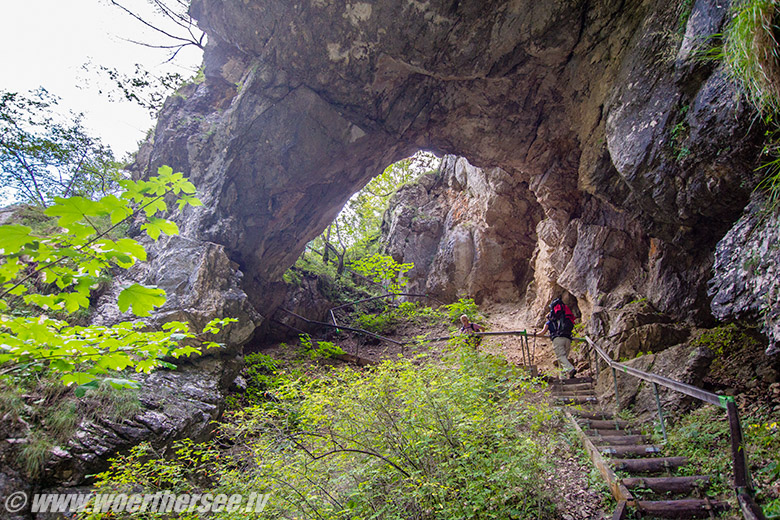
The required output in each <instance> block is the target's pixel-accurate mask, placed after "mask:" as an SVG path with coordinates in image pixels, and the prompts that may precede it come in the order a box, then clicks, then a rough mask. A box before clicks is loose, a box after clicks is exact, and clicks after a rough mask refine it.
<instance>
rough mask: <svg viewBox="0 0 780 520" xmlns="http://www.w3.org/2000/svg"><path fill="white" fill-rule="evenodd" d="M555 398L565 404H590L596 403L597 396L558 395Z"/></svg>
mask: <svg viewBox="0 0 780 520" xmlns="http://www.w3.org/2000/svg"><path fill="white" fill-rule="evenodd" d="M555 400H556V401H557V402H559V403H563V404H588V403H595V402H596V398H595V397H593V396H585V397H556V398H555Z"/></svg>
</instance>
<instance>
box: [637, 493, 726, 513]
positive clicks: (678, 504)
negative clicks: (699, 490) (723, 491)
mask: <svg viewBox="0 0 780 520" xmlns="http://www.w3.org/2000/svg"><path fill="white" fill-rule="evenodd" d="M636 507H637V509H639V511H641V512H642V513H643V514H646V515H649V516H660V517H661V518H707V517H709V516H710V511H712V512H713V513H716V514H717V513H720V512H721V511H727V510H728V509H729V505H728V504H727V503H725V502H720V501H718V500H706V499H705V500H699V499H693V498H686V499H683V500H658V501H645V500H639V501H637V503H636Z"/></svg>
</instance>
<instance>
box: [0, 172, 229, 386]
mask: <svg viewBox="0 0 780 520" xmlns="http://www.w3.org/2000/svg"><path fill="white" fill-rule="evenodd" d="M120 184H121V186H122V188H123V190H124V191H122V192H121V193H119V194H118V195H113V194H112V195H106V196H104V197H102V198H101V199H100V200H91V199H88V198H84V197H80V196H73V197H69V198H61V197H55V198H54V204H52V205H51V206H49V207H48V208H47V209H46V210H45V211H44V214H45V215H46V216H48V217H52V218H56V219H57V226H58V227H57V228H56V229H55V230H54V231H53V232H49V233H45V234H44V233H34V232H33V229H32V228H31V227H29V226H25V225H21V224H9V225H4V226H0V253H2V263H0V312H2V313H3V314H2V315H0V344H2V350H0V365H11V367H10V368H8V369H7V370H5V371H4V372H9V373H11V374H13V375H15V376H17V377H18V376H20V375H23V374H25V373H29V372H40V371H53V372H57V373H59V374H61V379H62V382H63V383H65V384H67V385H75V386H78V387H80V388H79V389H78V390H77V392H78V393H80V394H82V395H83V393H84V392H85V391H86V390H88V389H90V388H96V386H97V384H98V380H97V378H98V376H100V375H105V374H107V373H109V372H111V371H122V370H124V369H125V368H128V367H131V368H135V370H137V371H139V372H141V371H143V372H149V371H150V370H152V369H154V368H155V367H158V366H170V364H166V363H165V362H163V361H162V359H161V358H163V357H166V356H173V357H180V356H183V355H189V354H192V353H196V352H199V349H197V348H194V347H193V346H191V345H190V344H182V343H181V342H182V341H183V340H196V341H198V342H201V344H202V345H204V346H206V347H207V348H211V347H213V346H217V344H216V343H214V342H210V341H207V340H206V338H205V336H206V335H207V334H213V333H215V332H218V330H219V328H220V327H222V326H224V325H226V324H227V323H229V322H230V321H235V320H231V319H225V320H215V321H213V322H212V323H210V324H209V325H207V327H206V329H205V330H204V331H202V332H201V333H200V334H195V333H193V332H191V331H190V329H189V326H188V325H187V324H186V323H182V322H170V323H166V324H164V325H163V326H162V330H161V331H145V330H143V329H144V328H145V326H144V324H143V323H142V322H140V321H135V322H123V323H119V324H116V325H114V326H112V327H101V326H95V325H92V326H87V327H83V326H76V325H71V324H69V323H68V322H67V321H65V320H60V319H55V318H52V317H50V316H49V315H48V314H46V313H50V312H67V313H68V314H73V313H75V312H77V311H79V310H84V309H87V308H88V307H89V305H90V293H91V290H92V289H93V288H94V287H96V286H97V285H99V284H100V283H101V280H102V279H103V277H104V273H106V272H108V271H109V270H110V269H112V268H114V267H119V268H128V267H131V266H132V265H134V264H135V263H136V262H138V261H143V260H145V259H146V251H145V250H144V248H143V246H142V245H140V244H139V243H138V242H136V241H135V240H132V239H129V238H118V237H116V236H114V235H112V232H113V231H114V230H115V229H117V228H118V227H119V226H121V225H123V224H124V222H125V221H126V220H127V219H129V218H131V217H132V218H142V219H146V221H147V224H146V225H142V226H141V227H142V229H143V228H145V229H146V231H147V234H149V235H150V236H152V238H155V239H156V238H157V236H155V235H159V233H156V231H155V229H158V230H160V231H163V232H166V233H172V234H173V233H175V232H177V229H176V228H175V224H173V223H172V222H169V221H167V220H164V219H162V218H158V217H155V215H156V214H158V213H161V212H164V211H167V209H168V208H167V204H166V203H165V200H164V198H165V197H166V196H167V195H169V194H171V195H174V196H178V197H179V200H178V203H179V205H180V207H181V205H182V203H183V204H190V205H199V204H200V201H198V200H197V199H196V198H195V197H194V195H193V194H194V192H195V187H194V186H193V185H192V183H190V182H189V181H188V180H187V179H185V178H184V176H183V175H182V174H181V173H173V170H172V169H171V168H169V167H167V166H163V167H160V169H159V170H158V175H157V176H156V177H152V178H150V179H149V180H146V181H137V182H133V181H129V180H124V181H121V183H120ZM152 222H158V224H157V227H156V228H155V227H149V226H150V225H151V223H152ZM164 302H165V295H164V292H163V291H162V290H160V289H157V288H153V287H144V286H141V285H139V284H132V285H130V286H128V287H125V288H124V289H123V290H122V291H121V292H120V294H119V300H118V305H119V308H120V310H122V311H123V312H124V311H127V310H129V309H132V311H133V312H134V313H135V314H136V315H139V316H146V315H148V314H149V313H150V312H151V310H153V309H154V308H155V307H158V306H160V305H162V303H164ZM30 306H32V308H36V307H37V308H38V309H39V311H38V312H35V313H32V315H30V314H31V313H30V310H29V309H30V308H31V307H30ZM107 381H108V382H109V383H110V384H112V385H114V386H116V387H123V386H125V387H128V386H129V387H133V386H136V385H137V383H136V382H134V381H131V380H128V379H124V378H108V379H107Z"/></svg>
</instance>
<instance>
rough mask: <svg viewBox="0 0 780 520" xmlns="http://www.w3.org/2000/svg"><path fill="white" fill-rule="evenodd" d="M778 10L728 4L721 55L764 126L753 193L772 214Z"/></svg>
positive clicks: (755, 1) (779, 81)
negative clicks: (762, 159)
mask: <svg viewBox="0 0 780 520" xmlns="http://www.w3.org/2000/svg"><path fill="white" fill-rule="evenodd" d="M777 26H778V9H777V2H776V1H775V0H742V1H739V2H734V3H733V4H732V16H731V21H730V22H729V24H728V25H727V27H726V30H725V38H724V44H723V52H722V54H721V55H720V57H721V58H722V59H723V60H724V62H725V64H726V68H727V70H728V71H729V73H730V75H731V77H732V78H733V79H734V80H735V81H737V82H738V83H739V84H740V85H741V86H742V89H743V91H744V92H745V95H746V96H747V98H748V100H749V101H750V102H751V104H752V105H753V106H755V107H756V109H757V110H758V111H759V112H760V113H761V115H762V117H763V119H764V123H765V126H766V129H767V130H766V133H765V141H764V143H765V144H764V149H763V156H764V157H765V158H766V162H765V163H764V164H763V165H762V166H761V167H760V168H759V171H761V172H763V176H764V178H763V180H762V181H761V182H760V183H759V185H758V186H757V188H756V189H758V190H760V191H763V192H765V193H766V194H767V202H766V204H765V208H766V210H767V211H768V212H774V211H776V209H777V207H778V203H779V202H780V125H778V120H780V119H779V118H780V60H779V59H778V58H779V57H780V47H779V46H778V41H777Z"/></svg>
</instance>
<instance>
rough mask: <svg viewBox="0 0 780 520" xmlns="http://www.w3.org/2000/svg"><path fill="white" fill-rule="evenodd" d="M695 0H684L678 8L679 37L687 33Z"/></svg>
mask: <svg viewBox="0 0 780 520" xmlns="http://www.w3.org/2000/svg"><path fill="white" fill-rule="evenodd" d="M693 2H694V0H682V1H681V2H680V5H679V7H678V9H677V11H678V15H677V34H678V36H679V37H683V36H684V35H685V28H686V27H687V25H688V19H689V18H690V17H691V12H692V11H693Z"/></svg>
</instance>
